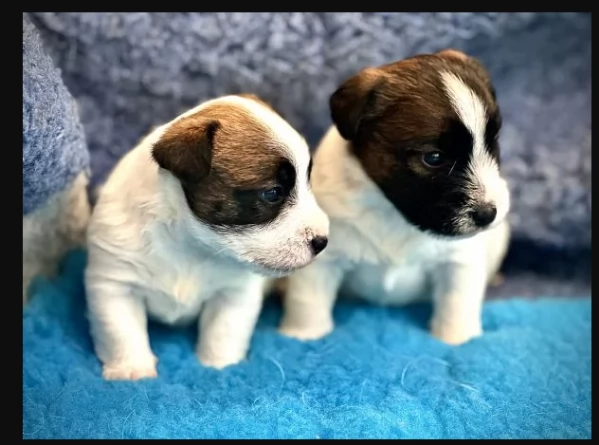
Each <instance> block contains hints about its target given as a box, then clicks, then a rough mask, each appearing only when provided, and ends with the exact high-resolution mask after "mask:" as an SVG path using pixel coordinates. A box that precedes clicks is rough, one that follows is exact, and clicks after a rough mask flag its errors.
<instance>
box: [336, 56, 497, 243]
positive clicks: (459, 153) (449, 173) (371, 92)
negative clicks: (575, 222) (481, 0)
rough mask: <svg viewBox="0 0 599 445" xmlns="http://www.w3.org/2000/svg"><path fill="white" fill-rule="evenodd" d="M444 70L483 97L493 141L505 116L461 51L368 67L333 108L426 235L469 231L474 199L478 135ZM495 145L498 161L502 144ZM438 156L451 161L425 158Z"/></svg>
mask: <svg viewBox="0 0 599 445" xmlns="http://www.w3.org/2000/svg"><path fill="white" fill-rule="evenodd" d="M442 72H449V73H452V74H454V75H456V76H457V77H459V78H460V79H461V80H462V81H463V82H464V83H465V84H466V85H467V86H468V87H469V88H470V89H471V90H472V91H473V92H474V93H475V94H476V95H477V96H478V97H480V99H481V100H482V102H483V103H484V105H485V106H486V108H487V112H488V115H489V116H488V118H489V123H488V125H487V128H491V130H490V131H486V132H485V133H486V134H485V139H489V140H491V139H492V138H493V137H492V136H493V133H496V132H495V131H494V130H493V128H499V126H500V124H499V123H498V122H499V121H500V115H499V109H498V106H497V103H496V101H495V93H494V90H493V87H492V85H491V81H490V79H489V75H488V74H487V71H486V70H485V68H484V67H483V66H482V65H481V64H480V63H479V62H478V61H477V60H476V59H474V58H471V57H468V56H466V55H465V54H463V53H459V52H457V51H455V50H446V51H442V52H441V53H438V54H427V55H418V56H414V57H410V58H408V59H404V60H401V61H398V62H394V63H390V64H387V65H383V66H379V67H370V68H366V69H364V70H362V71H361V72H359V73H358V74H356V75H355V76H353V77H351V78H349V79H348V80H346V81H345V82H344V83H343V84H342V85H341V86H340V87H339V88H338V89H337V90H336V91H335V92H334V93H333V94H332V96H331V98H330V103H329V105H330V109H331V118H332V120H333V122H334V124H335V126H336V127H337V129H338V131H339V133H340V135H341V136H342V137H343V138H344V139H346V140H347V141H349V142H350V144H349V149H350V152H351V153H352V154H353V155H354V156H355V157H356V158H357V159H358V160H359V162H360V163H361V165H362V167H363V169H364V171H365V173H366V174H367V175H368V176H369V177H370V178H371V179H372V180H373V181H374V182H375V183H376V184H377V185H378V187H379V188H380V189H381V191H382V192H383V194H384V195H385V196H386V198H387V199H388V200H389V201H390V202H391V203H393V204H394V205H395V207H396V208H397V209H398V210H399V211H400V212H401V213H402V215H403V216H404V217H406V219H407V220H408V221H409V222H410V223H412V224H413V225H415V226H417V227H419V228H421V229H422V230H426V231H431V232H434V233H437V234H443V235H455V234H458V233H459V231H460V230H461V229H460V227H459V224H457V223H456V221H457V220H458V219H459V218H461V216H460V213H459V210H460V209H461V208H463V207H464V206H465V205H466V204H465V203H466V202H467V201H468V199H469V197H468V196H466V194H467V193H466V192H465V191H464V190H466V189H467V187H464V185H465V184H464V181H465V179H463V178H464V177H465V175H464V172H465V171H466V170H467V165H468V160H469V157H470V156H471V155H472V146H473V136H472V135H471V133H470V131H469V130H468V129H467V128H466V127H465V126H464V124H463V123H462V122H461V120H460V118H459V116H458V115H457V113H456V111H455V109H454V107H453V105H452V103H451V99H450V97H449V96H448V94H447V91H446V87H445V85H444V83H443V80H442V76H441V73H442ZM487 133H489V135H487ZM487 145H488V146H489V147H488V150H489V152H490V154H491V156H494V157H495V159H496V160H498V157H499V149H498V145H497V144H495V143H494V142H493V141H490V142H489V143H487ZM434 151H439V152H441V153H442V154H443V155H442V157H441V159H442V160H443V162H442V163H441V165H437V166H435V167H431V166H430V164H428V165H427V164H426V163H425V156H426V155H427V153H430V152H434ZM445 161H447V162H445Z"/></svg>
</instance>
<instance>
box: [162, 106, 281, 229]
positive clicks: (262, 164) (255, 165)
mask: <svg viewBox="0 0 599 445" xmlns="http://www.w3.org/2000/svg"><path fill="white" fill-rule="evenodd" d="M277 144H279V143H278V142H277V141H276V140H275V139H274V138H273V134H272V130H271V129H270V128H269V127H268V126H267V125H266V124H264V123H263V122H261V121H259V120H258V119H257V118H256V117H255V116H254V115H252V113H251V112H249V111H248V110H246V109H245V108H243V107H242V106H238V105H232V104H227V103H226V102H223V103H218V102H217V103H215V104H213V105H209V106H207V107H205V108H203V109H202V110H200V111H198V112H197V113H195V114H193V115H191V116H187V117H184V118H182V119H180V120H178V121H176V122H175V123H173V124H172V125H171V126H170V127H168V128H167V129H166V131H165V132H164V134H163V136H162V137H161V138H160V140H159V141H158V142H157V143H156V144H155V146H154V148H153V151H152V153H153V156H154V159H155V160H156V162H157V163H158V164H159V165H160V167H162V168H164V169H166V170H169V171H170V172H171V173H172V174H173V175H175V176H176V177H177V178H179V180H180V181H181V184H182V187H183V190H184V192H185V196H186V198H187V202H188V204H189V207H190V209H191V211H192V212H193V213H194V214H195V215H196V216H197V217H198V218H199V219H200V220H202V221H203V222H205V223H207V224H210V225H214V226H236V225H248V224H262V223H264V222H267V221H269V220H271V219H273V218H274V217H275V216H276V214H277V213H278V211H279V209H278V208H275V207H273V206H272V205H265V204H264V203H262V202H260V200H259V199H258V194H259V192H260V191H262V190H267V189H269V188H272V187H275V186H277V185H278V181H279V176H280V170H281V166H282V165H284V164H285V159H284V158H283V147H281V149H277V148H278V147H277Z"/></svg>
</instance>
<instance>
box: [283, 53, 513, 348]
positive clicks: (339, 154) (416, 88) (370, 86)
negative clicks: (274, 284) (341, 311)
mask: <svg viewBox="0 0 599 445" xmlns="http://www.w3.org/2000/svg"><path fill="white" fill-rule="evenodd" d="M330 108H331V115H332V120H333V122H334V126H333V127H332V128H331V129H330V130H329V131H328V133H327V134H326V135H325V137H324V139H323V140H322V142H321V144H320V146H319V147H318V149H317V151H316V154H315V156H314V171H313V173H312V189H313V191H314V194H315V195H316V199H317V201H318V203H319V205H320V206H321V208H322V209H323V210H324V211H325V212H326V213H327V215H328V216H329V218H330V224H331V229H330V236H329V244H328V247H327V249H326V250H325V251H324V252H323V254H322V255H321V256H320V257H319V258H318V259H317V260H316V261H315V262H314V263H312V264H311V265H309V266H308V267H306V268H304V269H301V270H299V271H297V272H295V273H294V274H293V275H292V276H291V277H289V279H288V281H287V282H286V283H285V286H286V287H287V292H286V296H285V313H284V317H283V321H282V324H281V332H283V333H284V334H287V335H290V336H293V337H297V338H300V339H317V338H319V337H321V336H324V335H326V334H327V333H329V332H330V331H331V330H332V329H333V320H332V317H331V309H332V307H333V303H334V301H335V298H336V295H337V293H338V291H339V290H341V293H343V294H348V295H352V296H359V297H362V298H365V299H368V300H371V301H374V302H377V303H381V304H404V303H408V302H412V301H416V300H419V299H423V298H426V297H428V296H432V298H433V303H434V311H433V316H432V320H431V329H432V333H433V334H434V335H435V336H437V337H438V338H440V339H441V340H443V341H445V342H447V343H451V344H459V343H462V342H465V341H467V340H469V339H471V338H473V337H475V336H478V335H480V334H481V332H482V330H481V306H482V301H483V299H484V296H485V293H486V288H487V285H488V282H489V279H490V278H491V277H492V276H493V275H494V274H495V273H496V272H497V271H498V268H499V266H500V264H501V262H502V261H503V257H504V256H505V253H506V249H507V245H508V239H509V229H508V223H507V222H506V221H507V220H506V214H507V213H508V209H509V206H510V196H509V191H508V187H507V184H506V181H505V180H504V179H503V178H502V176H501V175H500V172H499V144H498V134H499V129H500V127H501V117H500V111H499V107H498V105H497V102H496V98H495V91H494V89H493V86H492V84H491V81H490V79H489V75H488V73H487V72H486V70H485V69H484V68H483V67H482V65H481V64H480V63H479V62H478V61H476V60H475V59H473V58H471V57H468V56H466V55H465V54H463V53H461V52H458V51H454V50H445V51H442V52H439V53H436V54H430V55H419V56H415V57H411V58H408V59H405V60H402V61H399V62H396V63H391V64H388V65H384V66H381V67H378V68H367V69H364V70H363V71H361V72H359V73H358V74H357V75H355V76H354V77H352V78H350V79H349V80H347V81H346V82H345V83H344V84H343V85H341V87H340V88H339V89H338V90H337V91H336V92H335V93H334V94H333V95H332V96H331V99H330Z"/></svg>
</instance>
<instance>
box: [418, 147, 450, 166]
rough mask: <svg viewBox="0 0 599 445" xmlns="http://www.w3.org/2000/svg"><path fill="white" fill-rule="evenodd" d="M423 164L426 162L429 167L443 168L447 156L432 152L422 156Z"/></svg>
mask: <svg viewBox="0 0 599 445" xmlns="http://www.w3.org/2000/svg"><path fill="white" fill-rule="evenodd" d="M422 162H424V164H425V165H426V166H427V167H431V168H437V167H441V166H442V165H443V164H445V155H443V153H441V152H440V151H430V152H428V153H425V154H424V155H422Z"/></svg>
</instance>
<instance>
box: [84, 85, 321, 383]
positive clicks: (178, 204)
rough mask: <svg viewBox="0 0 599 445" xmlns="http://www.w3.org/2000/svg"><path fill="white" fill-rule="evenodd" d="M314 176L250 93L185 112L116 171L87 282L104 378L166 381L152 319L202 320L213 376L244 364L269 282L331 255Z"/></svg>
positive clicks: (204, 354)
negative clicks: (160, 374) (325, 252)
mask: <svg viewBox="0 0 599 445" xmlns="http://www.w3.org/2000/svg"><path fill="white" fill-rule="evenodd" d="M310 169H311V158H310V153H309V150H308V146H307V145H306V142H305V141H304V139H303V138H302V137H301V136H300V135H299V134H298V133H297V132H296V131H295V130H294V129H293V128H292V127H291V126H290V125H289V124H288V123H287V122H286V121H285V120H284V119H283V118H282V117H280V116H279V115H278V114H277V113H276V112H275V111H273V110H272V109H271V108H270V107H268V106H267V105H266V104H264V103H263V102H261V101H260V100H259V99H258V98H256V97H255V96H252V95H238V96H225V97H221V98H218V99H214V100H210V101H208V102H205V103H203V104H201V105H199V106H198V107H195V108H193V109H191V110H189V111H187V112H186V113H184V114H182V115H181V116H179V117H177V118H176V119H174V120H172V121H171V122H169V123H167V124H165V125H162V126H160V127H158V128H156V129H155V130H153V131H152V132H151V133H150V134H149V135H148V136H147V137H145V138H144V139H143V140H142V141H141V142H140V143H139V145H137V146H136V147H135V148H134V149H133V150H132V151H131V152H129V153H128V154H127V155H126V156H125V157H124V158H123V159H122V160H121V161H120V162H119V163H118V164H117V166H116V167H115V169H114V171H113V172H112V173H111V175H110V177H109V178H108V180H107V182H106V183H105V185H104V186H103V187H102V189H101V191H100V194H99V198H98V202H97V204H96V206H95V209H94V211H93V214H92V218H91V223H90V226H89V230H88V247H89V259H88V266H87V270H86V273H85V285H86V290H87V302H88V317H89V320H90V325H91V333H92V337H93V341H94V345H95V350H96V353H97V355H98V357H99V358H100V360H101V362H102V363H103V376H104V378H106V379H138V378H143V377H153V376H156V358H155V356H154V354H153V353H152V351H151V349H150V343H149V340H148V332H147V327H146V323H147V318H148V316H150V317H153V318H155V319H157V320H158V321H161V322H163V323H168V324H182V323H190V322H194V321H197V320H198V318H199V342H198V346H197V355H198V357H199V359H200V361H201V362H202V363H203V364H205V365H207V366H211V367H216V368H222V367H224V366H227V365H231V364H235V363H237V362H239V361H240V360H242V359H243V358H244V357H245V356H246V353H247V349H248V345H249V342H250V337H251V335H252V333H253V330H254V326H255V323H256V319H257V317H258V314H259V311H260V308H261V305H262V300H263V292H264V288H265V286H266V283H267V281H268V279H267V278H266V277H267V276H281V275H284V274H286V273H289V272H290V271H292V270H294V269H296V268H298V267H302V266H305V265H306V264H308V263H310V262H311V261H312V260H313V259H314V258H315V256H316V255H317V254H318V253H319V252H320V251H322V249H323V248H324V247H325V246H326V243H327V235H328V225H329V223H328V218H327V217H326V215H325V214H324V213H323V211H322V210H321V209H320V207H319V206H318V204H317V203H316V200H315V199H314V196H313V194H312V192H311V190H310V186H309V178H310Z"/></svg>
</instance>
